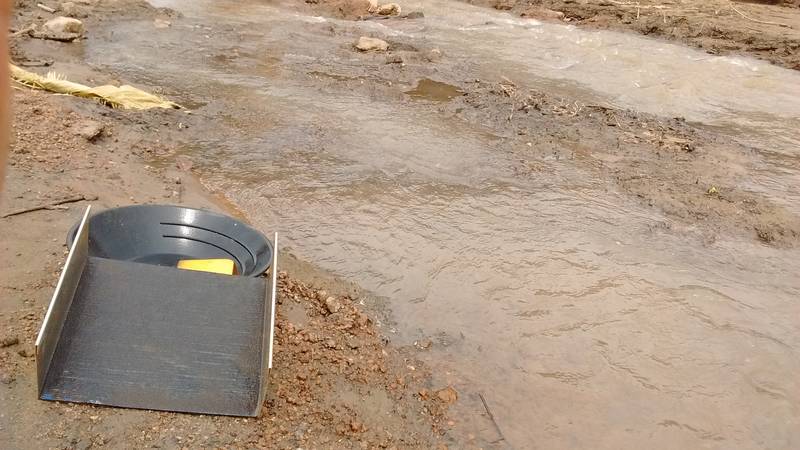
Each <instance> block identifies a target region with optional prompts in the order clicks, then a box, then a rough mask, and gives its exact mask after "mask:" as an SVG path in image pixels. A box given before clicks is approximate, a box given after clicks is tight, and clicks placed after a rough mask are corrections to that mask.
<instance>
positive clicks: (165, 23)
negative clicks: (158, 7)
mask: <svg viewBox="0 0 800 450" xmlns="http://www.w3.org/2000/svg"><path fill="white" fill-rule="evenodd" d="M153 25H155V27H156V28H169V27H171V26H172V22H170V21H169V20H164V19H155V20H154V21H153Z"/></svg>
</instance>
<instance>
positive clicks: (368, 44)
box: [356, 36, 389, 52]
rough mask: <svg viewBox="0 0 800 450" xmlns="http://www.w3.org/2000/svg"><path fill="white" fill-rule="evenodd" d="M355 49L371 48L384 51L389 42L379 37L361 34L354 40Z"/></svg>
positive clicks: (363, 50) (371, 49)
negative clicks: (356, 40)
mask: <svg viewBox="0 0 800 450" xmlns="http://www.w3.org/2000/svg"><path fill="white" fill-rule="evenodd" d="M356 49H358V50H359V51H362V52H369V51H373V50H374V51H377V52H385V51H386V50H389V43H388V42H386V41H384V40H381V39H377V38H371V37H367V36H361V37H360V38H358V42H356Z"/></svg>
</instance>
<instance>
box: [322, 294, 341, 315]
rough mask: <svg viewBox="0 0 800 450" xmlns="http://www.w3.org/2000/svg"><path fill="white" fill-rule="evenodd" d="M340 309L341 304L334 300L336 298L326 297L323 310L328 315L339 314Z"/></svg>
mask: <svg viewBox="0 0 800 450" xmlns="http://www.w3.org/2000/svg"><path fill="white" fill-rule="evenodd" d="M341 308H342V304H341V303H340V302H339V300H336V297H328V298H326V299H325V309H327V310H328V312H329V313H331V314H333V313H336V312H339V310H340V309H341Z"/></svg>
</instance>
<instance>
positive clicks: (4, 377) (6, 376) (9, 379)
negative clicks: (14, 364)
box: [0, 371, 14, 384]
mask: <svg viewBox="0 0 800 450" xmlns="http://www.w3.org/2000/svg"><path fill="white" fill-rule="evenodd" d="M13 382H14V375H12V374H10V373H8V372H5V371H0V384H11V383H13Z"/></svg>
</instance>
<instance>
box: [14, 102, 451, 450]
mask: <svg viewBox="0 0 800 450" xmlns="http://www.w3.org/2000/svg"><path fill="white" fill-rule="evenodd" d="M13 109H14V124H13V138H14V142H13V145H12V154H11V159H10V172H9V174H8V178H7V180H6V192H5V193H4V200H3V202H2V205H3V208H2V209H3V213H5V212H8V211H15V210H19V209H24V208H29V207H31V206H36V205H39V204H44V205H47V204H51V203H54V202H57V201H58V200H60V199H62V198H67V197H74V196H76V195H84V196H86V197H87V198H95V197H98V199H97V200H96V201H93V202H92V203H93V204H94V205H95V207H99V208H108V207H113V206H120V205H127V204H136V203H170V204H185V205H191V206H195V207H205V208H210V209H215V210H220V209H221V208H225V207H226V206H227V205H225V203H224V202H220V201H218V200H216V199H214V198H213V197H212V196H211V195H210V194H208V193H206V192H205V191H204V190H203V188H202V187H201V186H200V184H199V183H198V182H197V181H196V180H195V178H194V176H193V175H192V174H191V173H190V172H186V170H185V169H187V167H185V166H184V170H182V169H179V168H178V167H177V166H173V165H171V164H170V165H164V164H159V162H160V161H162V160H163V158H164V157H165V156H166V155H169V154H171V153H172V152H173V151H174V146H175V145H176V142H178V141H179V139H180V135H181V134H182V133H185V132H186V130H188V129H190V127H192V126H194V124H195V122H194V121H193V118H191V117H187V116H185V113H182V112H173V113H170V112H163V111H150V112H145V113H133V112H123V111H114V110H110V109H108V108H106V107H103V106H100V105H96V104H93V103H91V102H87V101H84V100H78V99H74V98H69V97H56V96H52V95H49V94H46V93H39V92H35V91H30V90H27V89H24V90H17V91H15V92H14V97H13ZM179 124H180V125H179ZM88 129H91V130H92V131H91V132H87V130H88ZM85 203H86V202H80V203H72V204H69V205H64V206H60V207H55V208H52V209H50V210H41V211H34V212H30V213H25V214H20V215H17V216H13V217H8V218H3V219H0V232H2V234H3V236H4V239H3V249H2V256H1V257H2V259H3V260H4V261H6V262H7V263H8V264H7V265H6V266H5V267H6V269H4V270H3V272H2V274H0V289H1V290H2V301H0V330H2V331H1V332H0V405H2V406H0V410H2V413H1V414H0V447H2V448H15V449H16V448H18V449H22V448H93V447H110V448H119V447H173V448H174V447H225V448H254V447H260V448H267V447H269V448H292V449H294V448H298V447H306V448H321V447H336V448H426V449H427V448H435V447H436V446H437V445H444V443H445V442H448V438H446V436H445V435H444V434H445V432H446V430H447V429H448V428H449V427H450V426H449V425H448V419H447V418H446V412H447V410H448V408H449V406H450V402H448V401H445V400H441V399H439V397H437V396H436V395H435V394H434V395H429V394H428V392H433V393H435V392H438V390H441V389H446V388H448V387H447V386H435V385H433V384H432V381H431V378H430V375H429V373H428V372H427V370H426V367H425V365H424V364H423V363H421V362H419V361H418V360H417V359H416V358H415V357H414V355H413V352H409V351H408V350H402V349H398V348H396V347H391V346H387V344H386V340H385V338H384V337H383V336H382V332H381V330H380V329H379V328H378V327H377V326H376V325H375V321H376V320H377V321H380V320H381V318H382V317H383V316H382V313H381V311H380V309H379V308H378V307H376V306H374V305H373V307H372V309H371V311H370V315H367V314H366V312H365V308H364V307H362V306H359V305H358V302H359V301H361V302H363V297H353V296H358V295H359V290H358V289H357V288H355V287H353V286H351V285H350V284H348V283H344V282H342V281H338V280H336V279H335V278H333V277H331V276H330V275H326V274H324V273H322V272H320V271H319V270H311V269H309V268H308V267H307V265H305V264H303V263H302V262H298V261H297V260H296V259H295V258H293V257H292V256H291V255H290V254H287V253H284V254H283V257H282V261H281V267H282V268H284V269H285V271H282V272H281V274H280V277H279V278H280V281H279V284H278V285H279V296H278V304H279V308H278V316H277V319H276V320H277V322H276V326H277V331H276V348H275V367H276V369H275V370H273V371H272V372H271V373H270V390H269V395H268V398H267V401H266V404H265V409H264V413H263V414H262V416H261V417H260V418H257V419H242V418H227V417H209V416H193V415H182V414H171V413H163V412H149V411H134V410H121V409H115V408H103V407H93V406H91V405H69V404H58V403H53V402H43V401H39V400H38V399H37V398H36V370H35V360H34V352H33V343H34V341H35V338H36V333H37V332H38V328H39V326H40V324H41V321H42V318H43V315H44V312H45V309H46V307H47V304H48V302H49V299H50V296H51V294H52V290H53V289H54V288H55V283H56V281H57V277H58V274H59V269H60V265H61V264H63V260H64V258H65V256H66V248H65V244H64V242H65V237H66V232H67V230H68V229H69V228H70V226H71V225H72V224H73V223H74V222H75V221H76V220H78V218H79V217H80V215H81V214H82V211H83V208H85ZM230 212H232V213H236V211H230ZM287 271H288V273H287ZM289 274H292V275H289ZM295 274H296V276H299V277H302V278H304V279H306V280H310V281H314V282H317V283H318V284H320V285H324V286H326V289H329V290H328V291H324V290H318V289H313V288H311V287H309V285H307V284H305V283H302V282H300V281H298V280H297V279H296V278H293V277H294V276H295Z"/></svg>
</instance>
